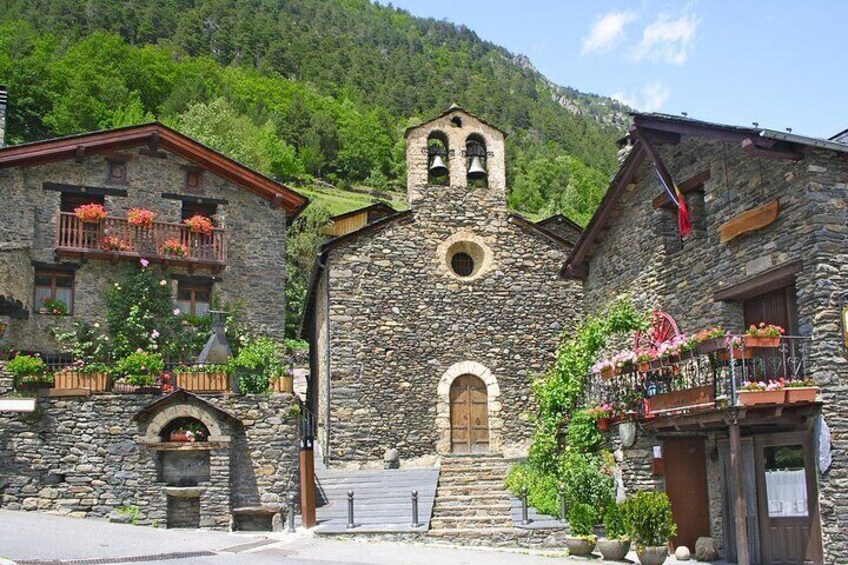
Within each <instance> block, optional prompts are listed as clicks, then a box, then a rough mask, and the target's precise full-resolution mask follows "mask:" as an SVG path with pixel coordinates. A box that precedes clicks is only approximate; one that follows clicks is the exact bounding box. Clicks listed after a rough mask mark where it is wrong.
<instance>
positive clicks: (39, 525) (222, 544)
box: [0, 510, 569, 565]
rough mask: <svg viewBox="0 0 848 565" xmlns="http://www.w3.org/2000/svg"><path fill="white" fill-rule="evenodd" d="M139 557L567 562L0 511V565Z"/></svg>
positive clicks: (366, 564)
mask: <svg viewBox="0 0 848 565" xmlns="http://www.w3.org/2000/svg"><path fill="white" fill-rule="evenodd" d="M192 553H194V556H190V555H189V554H192ZM140 556H145V557H146V558H145V559H144V560H143V562H144V563H149V564H153V565H156V564H161V565H229V564H238V565H272V564H273V565H441V564H445V565H447V564H450V565H479V564H482V563H485V565H554V564H557V563H566V562H568V561H569V560H568V559H566V558H564V557H562V553H557V552H554V551H551V552H535V553H533V552H530V553H528V552H526V551H522V552H506V551H487V550H481V549H464V548H463V549H459V548H450V547H442V546H432V545H417V544H401V543H390V542H371V541H365V540H348V539H345V540H339V539H326V538H317V537H313V536H311V535H309V534H307V533H300V534H279V533H275V534H264V533H261V534H256V533H247V532H243V533H242V532H240V533H226V532H207V531H194V530H157V529H154V528H146V527H140V526H130V525H123V524H110V523H108V522H104V521H99V520H84V519H74V518H66V517H63V516H53V515H48V514H40V513H35V512H9V511H3V510H0V563H2V558H7V559H12V560H15V561H19V562H24V563H26V562H38V563H42V564H48V563H52V564H58V563H60V562H64V563H66V564H68V565H74V564H75V563H79V562H77V561H75V560H80V559H102V560H105V561H100V563H123V562H126V561H127V558H130V557H140ZM160 556H161V557H160ZM122 559H123V561H122ZM133 561H139V560H137V559H136V560H133Z"/></svg>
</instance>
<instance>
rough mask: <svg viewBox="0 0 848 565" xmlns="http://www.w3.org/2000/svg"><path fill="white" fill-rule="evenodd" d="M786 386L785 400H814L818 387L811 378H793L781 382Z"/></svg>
mask: <svg viewBox="0 0 848 565" xmlns="http://www.w3.org/2000/svg"><path fill="white" fill-rule="evenodd" d="M783 384H784V386H785V387H786V402H787V403H788V404H793V403H795V402H815V401H816V395H817V394H818V393H819V387H817V386H816V383H815V381H813V379H795V380H792V381H787V382H785V383H783Z"/></svg>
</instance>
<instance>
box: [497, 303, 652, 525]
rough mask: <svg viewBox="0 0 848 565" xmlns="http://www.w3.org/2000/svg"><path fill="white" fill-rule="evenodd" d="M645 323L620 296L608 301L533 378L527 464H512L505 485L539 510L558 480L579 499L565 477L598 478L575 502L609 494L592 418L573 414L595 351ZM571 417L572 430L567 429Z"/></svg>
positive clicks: (553, 505) (548, 506)
mask: <svg viewBox="0 0 848 565" xmlns="http://www.w3.org/2000/svg"><path fill="white" fill-rule="evenodd" d="M647 325H648V324H647V316H646V315H645V314H643V313H640V312H638V311H637V310H636V309H635V308H634V307H633V305H632V304H631V302H630V301H629V300H627V299H622V300H619V301H617V302H615V303H614V304H612V305H611V306H610V307H609V309H608V310H607V311H606V312H605V313H604V314H603V315H601V316H598V317H589V318H587V319H586V320H585V321H584V322H583V323H582V324H581V325H580V327H579V328H578V329H577V330H576V331H575V332H574V334H573V335H571V336H568V337H566V339H565V340H564V341H563V342H562V343H561V344H560V347H559V348H558V349H557V355H556V361H555V362H554V364H553V366H552V367H551V368H550V369H549V370H548V372H547V373H546V374H545V375H544V376H543V377H541V378H540V379H538V380H537V381H536V382H534V383H533V395H534V397H535V399H536V403H537V405H538V407H539V411H538V414H537V415H536V428H535V430H534V433H533V442H532V445H531V447H530V457H529V459H528V461H527V463H526V464H523V465H520V466H516V467H515V468H514V469H513V470H512V471H511V472H510V476H509V477H508V478H507V488H509V489H510V490H512V491H514V492H516V491H517V490H520V489H521V487H522V486H527V487H528V490H529V491H530V493H531V501H530V502H531V504H533V506H535V507H536V508H537V509H539V510H541V511H543V512H546V513H554V514H555V513H556V509H557V502H556V500H557V488H558V485H559V483H560V482H561V481H566V485H565V486H566V491H567V492H569V491H571V492H574V493H575V495H574V496H575V497H577V498H583V497H582V496H581V491H580V489H573V488H570V486H569V484H568V482H569V478H573V477H577V476H579V477H581V481H579V482H584V483H590V482H591V481H589V480H587V479H586V476H587V474H594V475H595V478H596V479H597V483H598V485H597V488H595V489H593V492H592V493H586V496H587V497H588V498H590V499H591V500H585V501H584V500H579V502H589V503H594V504H597V503H599V502H601V501H602V500H604V499H606V498H609V497H610V496H611V492H612V490H613V488H614V484H613V480H612V477H611V476H610V475H609V474H608V473H605V472H604V469H605V468H608V465H607V464H606V463H605V461H606V460H608V459H609V457H608V456H607V454H605V453H603V452H600V451H599V449H600V446H601V443H602V442H601V441H600V439H601V438H600V436H599V435H597V434H598V432H597V431H596V430H595V429H593V426H592V424H593V422H589V421H587V418H586V415H585V414H584V413H582V412H581V413H578V409H579V408H580V406H581V403H582V401H583V398H584V393H585V391H586V380H587V378H588V375H589V370H590V368H591V366H592V364H593V363H594V361H595V358H596V356H597V355H598V352H600V351H601V350H602V349H603V348H604V347H605V346H606V345H607V343H608V341H609V340H610V339H611V338H612V337H613V336H616V335H620V334H627V333H632V332H634V331H636V330H639V329H646V328H647ZM572 419H573V420H574V424H575V430H573V431H572V432H571V433H568V432H569V429H568V427H569V426H568V425H569V422H571V421H572ZM593 434H595V435H593ZM596 436H597V437H596ZM572 443H573V444H574V445H571V444H572ZM534 487H535V490H536V491H537V492H536V493H535V495H534V493H533V490H534ZM599 490H600V491H603V492H599ZM575 502H577V500H575Z"/></svg>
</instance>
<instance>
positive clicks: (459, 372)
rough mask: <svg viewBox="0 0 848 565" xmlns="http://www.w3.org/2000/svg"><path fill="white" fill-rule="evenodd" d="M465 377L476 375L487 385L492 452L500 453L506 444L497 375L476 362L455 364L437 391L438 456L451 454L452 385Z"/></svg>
mask: <svg viewBox="0 0 848 565" xmlns="http://www.w3.org/2000/svg"><path fill="white" fill-rule="evenodd" d="M463 375H473V376H475V377H477V378H479V379H480V380H481V381H483V383H484V384H485V385H486V399H487V407H488V417H489V452H490V453H501V452H502V450H503V442H502V437H501V431H502V430H503V417H502V415H501V409H502V406H501V400H500V398H501V389H500V386H499V385H498V381H497V379H496V378H495V375H494V374H493V373H492V371H491V370H489V369H488V368H487V367H486V366H485V365H482V364H480V363H477V362H476V361H461V362H459V363H454V364H453V365H451V366H450V368H448V370H447V371H445V372H444V373H443V374H442V377H441V378H440V379H439V384H438V386H437V388H436V431H437V432H438V440H437V443H436V452H437V453H439V454H441V455H447V454H450V453H451V398H450V393H451V385H453V383H454V381H455V380H456V379H457V378H459V377H461V376H463Z"/></svg>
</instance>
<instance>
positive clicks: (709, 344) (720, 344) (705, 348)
mask: <svg viewBox="0 0 848 565" xmlns="http://www.w3.org/2000/svg"><path fill="white" fill-rule="evenodd" d="M722 349H727V338H726V337H714V338H712V339H708V340H705V341H702V342H701V343H699V344H698V345H696V346H695V351H697V352H698V353H700V354H701V355H706V354H707V353H713V352H714V351H720V350H722Z"/></svg>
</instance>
